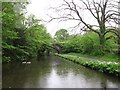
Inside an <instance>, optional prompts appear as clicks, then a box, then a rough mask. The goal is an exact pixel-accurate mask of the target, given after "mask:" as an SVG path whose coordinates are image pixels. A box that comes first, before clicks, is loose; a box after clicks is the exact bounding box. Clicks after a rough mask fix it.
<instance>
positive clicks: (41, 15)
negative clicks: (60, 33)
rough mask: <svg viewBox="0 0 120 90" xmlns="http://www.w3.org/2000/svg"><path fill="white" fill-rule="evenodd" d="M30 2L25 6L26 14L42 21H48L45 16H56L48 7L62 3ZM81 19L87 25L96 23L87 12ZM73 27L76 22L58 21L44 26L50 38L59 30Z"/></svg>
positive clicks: (51, 1) (52, 0) (49, 1)
mask: <svg viewBox="0 0 120 90" xmlns="http://www.w3.org/2000/svg"><path fill="white" fill-rule="evenodd" d="M30 1H31V3H30V4H29V5H28V6H27V11H28V14H34V15H35V16H36V18H38V19H44V20H48V19H49V17H48V16H47V14H49V15H51V16H55V15H56V13H55V12H52V11H51V10H50V9H49V8H50V7H58V6H60V5H61V3H62V0H30ZM76 1H77V0H76ZM78 1H79V0H78ZM78 1H77V2H78ZM81 13H83V12H81ZM83 17H85V18H84V20H85V21H87V22H88V23H92V24H94V25H95V24H96V23H97V22H96V21H95V20H94V19H93V18H91V17H92V16H91V15H90V14H89V13H88V12H84V13H83ZM74 25H76V22H61V23H58V21H53V22H51V23H48V24H45V26H46V28H47V31H48V33H50V34H51V35H52V36H54V34H55V32H56V31H57V30H59V29H61V28H64V29H67V30H68V28H69V27H72V26H74ZM75 32H76V33H78V32H80V31H79V30H78V31H74V32H72V33H75Z"/></svg>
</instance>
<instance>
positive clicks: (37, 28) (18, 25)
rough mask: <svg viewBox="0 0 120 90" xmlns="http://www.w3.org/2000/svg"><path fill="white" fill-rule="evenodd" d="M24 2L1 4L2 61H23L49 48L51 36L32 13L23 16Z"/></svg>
mask: <svg viewBox="0 0 120 90" xmlns="http://www.w3.org/2000/svg"><path fill="white" fill-rule="evenodd" d="M25 9H26V3H18V2H16V3H10V2H3V4H2V54H3V55H2V56H3V59H2V60H3V62H10V61H14V60H17V61H23V60H29V59H31V57H35V56H36V55H37V53H38V51H40V52H41V53H44V51H45V50H47V49H49V48H47V46H49V45H50V44H51V36H50V35H49V34H48V33H47V31H46V28H45V27H44V25H42V24H40V20H38V19H35V16H34V15H30V16H29V17H28V18H26V17H25V15H24V13H25V12H24V11H25Z"/></svg>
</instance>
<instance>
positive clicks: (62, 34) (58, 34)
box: [54, 29, 69, 41]
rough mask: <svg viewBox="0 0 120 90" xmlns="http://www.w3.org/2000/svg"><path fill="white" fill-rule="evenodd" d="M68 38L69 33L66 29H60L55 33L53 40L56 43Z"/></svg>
mask: <svg viewBox="0 0 120 90" xmlns="http://www.w3.org/2000/svg"><path fill="white" fill-rule="evenodd" d="M68 37H69V33H68V32H67V30H66V29H60V30H58V31H57V32H56V33H55V36H54V38H55V39H56V40H58V41H65V40H67V39H68Z"/></svg>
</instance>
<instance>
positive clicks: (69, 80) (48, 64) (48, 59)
mask: <svg viewBox="0 0 120 90" xmlns="http://www.w3.org/2000/svg"><path fill="white" fill-rule="evenodd" d="M31 62H32V63H31V64H29V65H28V64H22V63H20V62H19V63H18V62H17V63H9V64H3V66H2V67H3V68H2V75H3V76H2V77H3V78H2V85H3V88H8V87H10V88H102V87H106V88H118V87H119V88H120V79H119V78H118V77H115V76H110V75H107V74H104V73H101V72H98V71H95V70H91V69H89V68H85V67H83V66H81V65H79V64H75V63H73V62H70V61H68V60H65V59H63V58H60V57H57V56H44V57H40V58H38V60H32V61H31Z"/></svg>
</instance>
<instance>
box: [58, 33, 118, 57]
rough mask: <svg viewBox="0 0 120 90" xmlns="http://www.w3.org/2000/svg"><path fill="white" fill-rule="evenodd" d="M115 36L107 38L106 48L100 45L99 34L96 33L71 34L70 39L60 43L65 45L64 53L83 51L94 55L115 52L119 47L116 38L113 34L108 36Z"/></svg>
mask: <svg viewBox="0 0 120 90" xmlns="http://www.w3.org/2000/svg"><path fill="white" fill-rule="evenodd" d="M111 35H112V36H113V37H112V38H110V39H108V40H106V42H105V46H104V50H103V47H102V46H101V45H100V40H99V36H98V35H97V34H96V33H92V32H89V33H85V34H83V35H71V36H69V38H70V39H69V40H67V41H64V42H62V43H60V44H61V45H62V46H63V53H70V52H75V53H83V54H93V55H103V53H104V54H108V53H114V52H115V51H114V50H115V49H116V48H117V43H116V39H115V38H114V35H113V34H107V35H106V37H110V36H111Z"/></svg>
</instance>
